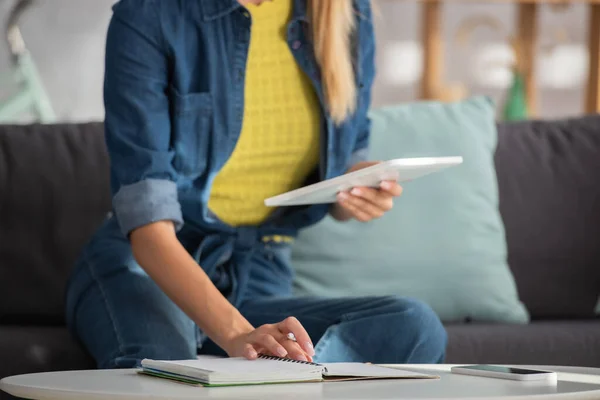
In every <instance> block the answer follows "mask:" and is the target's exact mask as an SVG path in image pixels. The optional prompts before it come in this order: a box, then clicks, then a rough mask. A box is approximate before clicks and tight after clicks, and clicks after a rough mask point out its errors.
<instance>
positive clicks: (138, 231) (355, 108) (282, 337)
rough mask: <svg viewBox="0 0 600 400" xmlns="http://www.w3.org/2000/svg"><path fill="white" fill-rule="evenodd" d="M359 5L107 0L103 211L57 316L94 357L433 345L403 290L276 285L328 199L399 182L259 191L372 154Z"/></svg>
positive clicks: (378, 357)
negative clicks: (321, 291)
mask: <svg viewBox="0 0 600 400" xmlns="http://www.w3.org/2000/svg"><path fill="white" fill-rule="evenodd" d="M369 7H370V6H369V3H368V1H365V0H361V1H354V2H353V1H351V0H335V1H329V0H308V1H306V0H295V1H294V0H274V1H267V2H263V1H262V0H253V1H251V0H239V1H238V0H181V1H172V0H121V1H120V2H119V3H118V4H117V5H116V6H115V8H114V16H113V18H112V21H111V24H110V28H109V31H108V37H107V48H106V72H105V106H106V138H107V145H108V150H109V154H110V157H111V182H112V189H113V192H114V201H113V204H114V211H115V213H114V216H111V217H109V218H108V219H107V221H106V222H105V223H104V225H103V226H102V227H101V228H100V229H99V231H98V232H97V233H96V235H95V236H94V237H93V238H92V240H91V242H90V243H89V244H88V246H87V247H86V249H85V250H84V252H83V254H82V256H81V259H80V261H79V262H78V264H77V267H76V268H75V270H74V272H73V275H72V278H71V280H70V284H69V288H68V296H67V319H68V323H69V326H70V327H71V329H72V331H73V332H74V333H75V334H76V335H77V337H79V338H80V339H81V341H82V342H83V343H84V344H85V346H86V347H87V349H88V350H89V351H90V353H91V354H92V355H93V357H94V358H95V360H96V362H97V363H98V366H99V367H100V368H122V367H133V366H135V365H136V364H137V363H138V362H139V361H140V360H141V359H143V358H153V359H189V358H194V357H196V355H197V354H214V355H228V356H238V357H246V358H249V359H255V358H256V357H257V355H258V354H259V353H266V354H270V355H277V356H282V357H290V358H293V359H296V360H315V361H330V362H333V361H361V362H363V361H370V362H382V363H383V362H386V363H387V362H389V363H403V362H411V363H422V362H427V363H435V362H438V361H440V360H441V359H442V358H443V354H444V350H445V343H446V336H445V332H444V329H443V327H442V325H441V324H440V322H439V320H438V319H437V317H436V316H435V314H434V313H433V312H432V311H431V309H429V308H428V307H426V306H425V305H423V304H421V303H419V302H417V301H414V300H410V299H403V298H397V297H375V298H350V299H315V298H294V297H293V296H291V292H292V289H291V288H292V279H293V273H292V269H291V267H290V241H291V240H292V238H293V237H294V235H295V234H296V233H297V231H298V230H299V229H301V228H304V227H307V226H309V225H312V224H314V223H316V222H317V221H319V220H320V219H322V218H323V217H324V216H325V215H326V214H327V213H331V214H332V215H333V216H334V217H335V218H337V219H338V220H348V219H350V218H355V219H358V220H360V221H365V222H366V221H369V220H371V219H373V218H377V217H380V216H382V215H383V213H384V212H385V211H387V210H389V209H390V208H391V206H392V202H393V198H394V197H397V196H399V195H400V192H401V188H400V187H399V186H398V185H397V184H396V183H395V182H385V183H383V184H382V185H381V188H380V189H367V188H356V189H355V190H353V191H352V192H350V193H342V194H340V198H339V201H338V202H337V203H336V204H335V205H333V206H326V205H317V206H310V207H293V208H283V209H278V210H275V211H273V210H271V209H268V208H266V207H265V206H264V205H263V200H264V199H265V198H267V197H269V196H272V195H275V194H278V193H281V192H285V191H288V190H291V189H294V188H297V187H300V186H303V185H306V184H309V183H311V182H315V181H317V180H322V179H328V178H331V177H334V176H337V175H340V174H343V173H345V172H346V171H348V170H350V171H352V170H356V169H360V168H363V167H365V166H367V165H370V163H368V162H366V148H367V143H368V136H369V121H368V118H367V107H368V106H369V101H370V93H371V84H372V80H373V74H374V66H373V62H374V60H373V59H374V34H373V26H372V23H371V10H370V8H369ZM399 262H401V261H399ZM368 267H369V266H365V268H368ZM290 333H293V335H294V336H295V338H296V340H295V341H294V340H290V339H289V338H288V335H289V334H290Z"/></svg>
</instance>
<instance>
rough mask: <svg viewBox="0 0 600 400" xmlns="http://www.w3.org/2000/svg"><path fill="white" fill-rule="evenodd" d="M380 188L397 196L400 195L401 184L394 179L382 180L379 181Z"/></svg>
mask: <svg viewBox="0 0 600 400" xmlns="http://www.w3.org/2000/svg"><path fill="white" fill-rule="evenodd" d="M380 187H381V190H383V191H385V192H387V193H388V194H389V195H391V196H392V197H399V196H401V195H402V186H400V185H399V184H398V182H394V181H383V182H381V185H380Z"/></svg>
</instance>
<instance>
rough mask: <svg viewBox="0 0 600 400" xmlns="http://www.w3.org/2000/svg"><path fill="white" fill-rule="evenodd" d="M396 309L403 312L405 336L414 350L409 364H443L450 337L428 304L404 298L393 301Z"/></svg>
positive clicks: (402, 320) (402, 319)
mask: <svg viewBox="0 0 600 400" xmlns="http://www.w3.org/2000/svg"><path fill="white" fill-rule="evenodd" d="M391 301H393V302H394V303H395V307H396V308H397V309H399V310H402V312H401V313H399V314H398V315H401V322H400V323H401V324H402V326H401V327H398V328H399V329H400V330H401V332H402V334H403V335H406V337H409V338H410V340H411V342H412V346H411V347H412V350H411V352H410V354H409V356H408V360H407V362H409V363H430V364H435V363H439V362H442V361H443V360H444V357H445V353H446V346H447V343H448V336H447V333H446V329H445V328H444V325H443V324H442V322H441V321H440V319H439V317H438V315H437V314H436V313H435V311H433V309H432V308H431V307H430V306H429V305H427V304H426V303H424V302H422V301H419V300H416V299H408V298H402V297H393V298H392V299H391Z"/></svg>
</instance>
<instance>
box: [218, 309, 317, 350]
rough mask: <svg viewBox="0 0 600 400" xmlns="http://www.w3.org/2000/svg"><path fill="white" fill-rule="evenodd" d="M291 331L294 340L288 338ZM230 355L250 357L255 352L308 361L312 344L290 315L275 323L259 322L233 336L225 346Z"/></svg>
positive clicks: (298, 322)
mask: <svg viewBox="0 0 600 400" xmlns="http://www.w3.org/2000/svg"><path fill="white" fill-rule="evenodd" d="M289 333H292V334H293V335H294V336H295V338H296V341H293V340H291V339H289V338H288V334H289ZM225 350H226V351H227V353H228V354H229V356H230V357H245V358H247V359H249V360H254V359H256V358H257V357H258V355H259V354H266V355H272V356H277V357H286V358H291V359H294V360H298V361H312V357H313V356H314V355H315V351H314V347H313V344H312V341H311V340H310V337H309V336H308V333H307V332H306V330H305V329H304V327H303V326H302V324H300V321H298V320H297V319H296V318H294V317H289V318H286V319H285V320H283V321H281V322H278V323H276V324H266V325H262V326H260V327H258V328H256V329H254V330H253V331H251V332H249V333H246V334H242V335H239V336H237V337H235V338H233V339H232V340H231V341H230V343H229V344H228V346H227V348H226V349H225Z"/></svg>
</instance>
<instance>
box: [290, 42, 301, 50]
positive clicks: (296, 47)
mask: <svg viewBox="0 0 600 400" xmlns="http://www.w3.org/2000/svg"><path fill="white" fill-rule="evenodd" d="M300 46H302V43H300V41H299V40H295V41H294V43H292V49H294V50H298V49H299V48H300Z"/></svg>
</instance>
